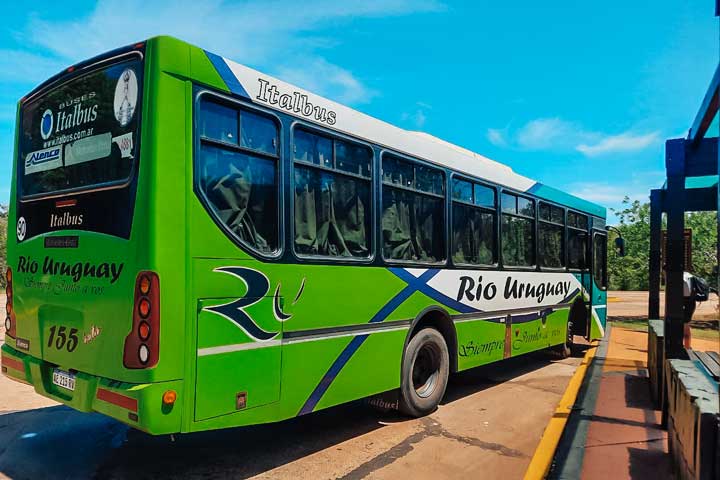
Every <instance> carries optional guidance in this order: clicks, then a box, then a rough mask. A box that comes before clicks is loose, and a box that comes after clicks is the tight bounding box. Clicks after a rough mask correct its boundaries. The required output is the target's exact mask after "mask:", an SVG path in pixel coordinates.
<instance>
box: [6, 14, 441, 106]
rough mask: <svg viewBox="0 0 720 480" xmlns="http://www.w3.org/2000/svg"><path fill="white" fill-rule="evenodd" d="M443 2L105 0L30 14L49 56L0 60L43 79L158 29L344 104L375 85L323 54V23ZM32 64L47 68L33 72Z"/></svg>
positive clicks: (33, 36) (9, 73) (33, 32)
mask: <svg viewBox="0 0 720 480" xmlns="http://www.w3.org/2000/svg"><path fill="white" fill-rule="evenodd" d="M443 8H444V6H443V5H442V4H441V3H440V2H438V1H436V0H382V1H381V0H366V1H364V2H338V1H335V0H332V1H331V0H303V1H302V2H297V1H296V0H273V1H262V0H249V1H244V2H224V1H221V0H210V1H203V2H198V1H194V0H179V1H169V0H165V1H153V2H148V1H141V0H100V1H99V2H98V3H97V4H96V6H95V8H94V9H93V10H92V11H91V12H90V14H89V15H87V16H86V17H83V18H80V19H76V20H71V21H55V20H52V19H46V18H42V17H37V16H36V17H32V18H30V19H29V21H28V24H27V25H26V26H25V27H24V28H20V31H19V33H18V37H21V38H22V41H23V42H24V43H29V44H31V45H35V47H40V49H41V50H42V51H44V52H47V56H40V55H34V58H32V59H31V58H30V56H31V55H33V54H31V53H29V52H31V51H36V50H37V48H28V49H27V50H26V51H11V52H10V55H9V56H8V57H12V56H15V57H18V56H19V57H22V56H25V57H27V58H28V60H30V61H27V62H24V63H22V64H20V65H21V67H20V68H21V71H20V72H18V73H13V72H14V70H13V68H15V69H16V68H17V65H18V64H19V63H16V61H15V60H12V63H10V64H7V62H10V61H11V60H7V59H4V60H2V61H0V66H3V65H4V64H7V66H10V65H11V66H13V68H2V69H0V72H4V73H2V74H0V81H3V80H16V78H15V77H20V78H24V79H25V80H26V81H29V82H32V83H38V82H39V81H41V80H42V79H44V78H47V77H48V76H50V75H51V74H52V73H55V72H57V71H58V70H59V69H61V68H63V67H64V66H66V65H69V64H72V63H75V62H77V61H79V60H82V59H86V58H90V57H92V56H94V55H97V54H99V53H102V52H105V51H108V50H110V49H113V48H117V47H119V46H122V45H127V44H131V43H132V42H135V41H138V40H143V39H147V38H150V37H153V36H156V35H173V36H176V37H178V38H180V39H183V40H186V41H188V42H190V43H193V44H196V45H198V46H200V47H202V48H206V49H208V50H211V51H214V52H215V53H218V54H220V55H223V56H226V57H228V58H232V59H234V60H237V61H240V62H243V63H248V64H251V65H253V66H256V67H259V68H261V69H264V70H266V71H268V73H271V74H273V73H278V72H285V73H293V72H294V73H295V76H296V77H297V78H298V79H299V83H303V85H302V86H306V87H308V88H311V89H314V90H316V91H318V93H321V94H327V95H330V96H332V97H333V98H334V99H336V100H339V101H341V102H347V103H355V102H363V101H367V98H369V96H372V91H371V90H370V89H369V88H367V87H365V86H364V85H363V84H362V82H361V81H360V80H359V79H357V78H356V77H354V76H353V74H352V73H351V72H349V71H347V70H346V69H343V68H342V67H339V66H337V65H333V64H331V63H329V62H328V61H327V60H325V59H324V58H323V57H322V56H321V55H320V54H319V53H318V50H319V49H321V48H324V47H325V48H326V47H328V46H329V45H331V44H332V42H333V40H332V39H326V38H323V37H322V34H321V33H318V32H322V27H324V26H327V25H336V24H337V23H338V22H349V21H351V20H355V19H357V18H363V17H365V18H375V17H386V16H399V15H406V14H410V13H416V12H434V11H440V10H442V9H443ZM47 32H53V34H52V35H48V34H47ZM0 53H2V52H0ZM6 53H7V52H6ZM0 58H2V57H0ZM22 65H27V66H26V67H23V66H22ZM32 65H40V67H41V68H39V69H37V71H34V70H35V69H32V67H31V66H32ZM57 65H62V66H60V67H59V68H58V67H57ZM48 70H51V71H52V73H48ZM26 73H27V75H25V74H26Z"/></svg>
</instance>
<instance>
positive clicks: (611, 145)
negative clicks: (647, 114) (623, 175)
mask: <svg viewBox="0 0 720 480" xmlns="http://www.w3.org/2000/svg"><path fill="white" fill-rule="evenodd" d="M659 139H660V134H659V132H652V133H648V134H646V135H634V134H632V133H627V132H626V133H621V134H619V135H610V136H608V137H605V138H603V139H602V140H600V141H599V142H597V143H595V144H593V145H587V144H584V143H583V144H580V145H578V146H577V150H578V152H581V153H584V154H585V155H587V156H588V157H594V156H596V155H604V154H607V153H614V152H634V151H637V150H643V149H644V148H647V147H648V146H650V145H652V144H653V143H655V142H657V141H658V140H659Z"/></svg>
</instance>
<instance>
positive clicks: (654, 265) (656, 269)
mask: <svg viewBox="0 0 720 480" xmlns="http://www.w3.org/2000/svg"><path fill="white" fill-rule="evenodd" d="M662 193H663V192H662V190H651V191H650V265H649V268H648V272H649V273H650V281H649V289H650V296H649V299H648V319H649V320H656V319H659V318H660V268H661V265H660V230H661V227H662V211H663V209H662V207H663V205H662Z"/></svg>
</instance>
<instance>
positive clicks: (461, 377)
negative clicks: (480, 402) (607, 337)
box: [441, 345, 589, 405]
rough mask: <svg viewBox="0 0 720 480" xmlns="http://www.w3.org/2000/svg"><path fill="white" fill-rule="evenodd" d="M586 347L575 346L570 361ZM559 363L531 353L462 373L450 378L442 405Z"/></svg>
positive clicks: (552, 358)
mask: <svg viewBox="0 0 720 480" xmlns="http://www.w3.org/2000/svg"><path fill="white" fill-rule="evenodd" d="M588 348H589V345H576V346H575V349H574V351H573V354H572V357H573V358H582V357H583V356H584V355H585V351H586V350H587V349H588ZM557 361H559V359H558V358H554V357H553V356H552V355H551V354H550V353H547V352H542V351H540V352H534V353H530V354H527V355H522V356H519V357H514V358H508V359H506V360H502V361H499V362H495V363H491V364H489V365H483V366H481V367H476V368H472V369H470V370H465V371H463V372H460V373H456V374H454V375H452V376H451V377H450V382H449V384H448V388H447V391H446V392H445V397H444V399H443V401H442V402H441V404H442V405H447V404H451V403H453V402H455V401H457V400H461V399H463V398H465V397H467V396H470V395H473V394H475V393H478V392H481V391H483V390H485V389H488V388H491V387H494V386H497V385H501V384H503V383H506V382H517V378H518V377H521V376H523V375H525V374H528V373H532V372H534V371H536V370H539V369H541V368H544V367H546V366H548V365H550V364H551V363H554V362H557Z"/></svg>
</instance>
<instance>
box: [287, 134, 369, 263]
mask: <svg viewBox="0 0 720 480" xmlns="http://www.w3.org/2000/svg"><path fill="white" fill-rule="evenodd" d="M293 142H294V146H295V147H294V149H295V164H294V177H293V178H294V182H295V190H294V192H295V194H294V204H295V205H294V207H295V210H294V211H295V216H294V218H295V221H294V235H295V240H294V242H295V252H296V253H297V254H299V255H319V256H326V257H355V258H369V257H370V256H371V253H372V241H371V237H372V226H371V218H372V217H371V211H372V203H371V197H370V192H371V184H370V179H371V166H372V158H373V153H372V150H371V149H369V148H368V147H365V146H361V145H356V144H351V143H349V142H344V141H341V140H338V139H331V138H328V137H324V136H321V135H317V134H315V133H312V132H309V131H306V130H303V129H300V128H297V129H295V131H294V133H293Z"/></svg>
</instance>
